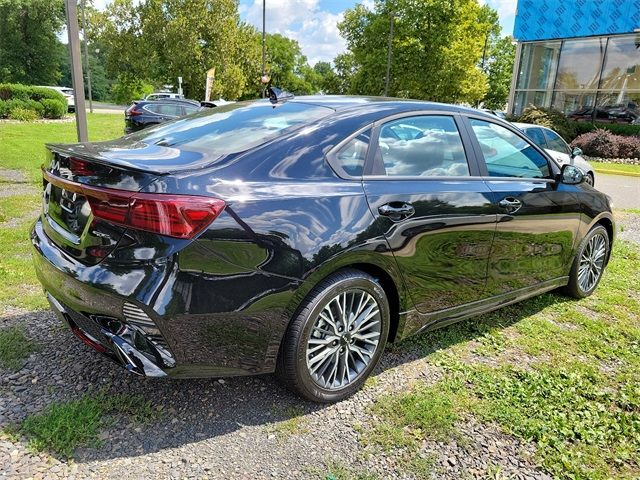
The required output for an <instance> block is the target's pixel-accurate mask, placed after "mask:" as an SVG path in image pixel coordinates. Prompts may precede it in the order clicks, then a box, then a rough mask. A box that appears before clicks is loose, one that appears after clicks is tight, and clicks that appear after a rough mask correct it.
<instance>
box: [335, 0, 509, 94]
mask: <svg viewBox="0 0 640 480" xmlns="http://www.w3.org/2000/svg"><path fill="white" fill-rule="evenodd" d="M392 17H393V21H394V35H393V40H392V63H391V75H390V88H389V94H390V95H393V96H399V97H413V98H420V99H426V100H435V101H441V102H450V103H459V102H466V103H475V102H477V101H478V100H480V99H481V98H483V97H484V95H485V93H486V91H487V88H488V84H487V77H486V75H485V74H484V73H483V72H482V71H481V70H480V69H479V68H478V63H479V61H480V59H481V57H482V53H483V49H484V39H485V38H487V36H488V35H490V33H491V32H492V31H495V29H496V28H498V18H497V14H496V13H495V11H494V10H492V9H491V8H489V7H487V6H481V5H480V4H479V2H478V0H422V1H420V2H416V1H415V0H392V1H383V0H376V2H375V3H374V9H373V11H372V10H369V9H367V8H366V7H365V6H363V5H362V4H359V5H356V7H354V8H353V9H350V10H347V11H346V12H345V15H344V20H343V21H342V22H341V23H340V24H339V25H338V28H339V30H340V33H341V34H342V36H343V37H344V38H345V40H346V42H347V46H348V48H349V51H350V52H351V54H352V55H353V57H352V59H353V65H351V66H350V70H351V72H352V76H351V79H350V81H349V90H350V92H352V93H359V94H372V95H380V94H382V93H383V91H384V84H385V75H386V64H387V43H388V41H389V34H390V23H391V18H392Z"/></svg>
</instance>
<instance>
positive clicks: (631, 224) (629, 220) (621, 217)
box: [616, 212, 640, 243]
mask: <svg viewBox="0 0 640 480" xmlns="http://www.w3.org/2000/svg"><path fill="white" fill-rule="evenodd" d="M616 221H617V223H618V239H620V240H626V241H627V242H636V243H640V215H639V214H637V213H627V212H623V213H618V214H617V215H616Z"/></svg>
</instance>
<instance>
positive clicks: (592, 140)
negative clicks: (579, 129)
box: [571, 128, 640, 158]
mask: <svg viewBox="0 0 640 480" xmlns="http://www.w3.org/2000/svg"><path fill="white" fill-rule="evenodd" d="M571 146H572V147H578V148H580V149H581V150H582V151H583V152H584V154H585V155H588V156H590V157H599V158H640V138H639V137H625V136H623V135H614V134H613V133H611V132H610V131H608V130H604V129H602V128H599V129H597V130H594V131H593V132H588V133H583V134H582V135H580V136H579V137H577V138H576V139H575V140H574V141H573V142H571Z"/></svg>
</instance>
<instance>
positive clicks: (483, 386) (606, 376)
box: [362, 242, 640, 479]
mask: <svg viewBox="0 0 640 480" xmlns="http://www.w3.org/2000/svg"><path fill="white" fill-rule="evenodd" d="M639 286H640V248H639V247H638V246H637V245H631V244H628V243H623V242H617V244H616V245H615V250H614V253H613V257H612V261H611V263H610V265H609V267H608V269H607V271H606V273H605V276H604V278H603V281H602V282H601V284H600V286H599V287H598V289H597V290H596V293H595V294H594V295H593V296H591V297H588V298H586V299H583V300H580V301H577V300H572V299H569V298H567V297H564V296H562V295H560V294H558V293H549V294H545V295H542V296H540V297H537V298H533V299H530V300H528V301H525V302H522V303H519V304H515V305H512V306H509V307H506V308H503V309H501V310H497V311H496V312H493V313H490V314H486V315H483V316H481V317H479V318H475V319H471V320H468V321H466V322H463V323H460V324H457V325H453V326H450V327H448V328H445V329H442V330H439V331H436V332H432V333H427V334H424V335H420V336H417V337H414V338H411V339H409V340H407V341H406V342H404V343H402V344H400V345H399V346H398V347H396V348H399V349H407V350H412V349H416V348H417V349H419V350H421V351H422V353H423V354H424V355H425V356H426V360H427V362H428V363H430V364H431V365H432V366H433V367H437V368H440V369H442V370H443V372H444V376H443V380H441V381H440V382H438V383H436V384H435V385H429V386H427V385H424V384H421V383H417V384H415V385H414V386H413V387H412V388H411V390H409V391H406V392H403V393H401V394H396V395H388V396H385V397H382V398H380V399H378V400H377V402H376V403H375V404H374V406H373V407H372V414H374V415H375V417H373V418H377V420H374V421H373V422H372V424H371V425H370V426H369V427H368V431H365V432H363V435H362V438H363V439H365V441H366V442H368V443H372V444H374V446H376V447H377V448H378V449H380V450H383V451H389V449H397V448H398V447H401V452H403V453H402V455H403V456H405V457H406V458H407V465H408V466H407V469H408V470H411V465H412V464H414V465H415V462H416V461H420V460H422V461H425V460H428V459H421V458H420V454H419V446H420V444H421V439H422V438H425V437H430V438H435V439H439V440H442V439H443V438H447V436H448V437H449V438H452V439H456V430H455V420H456V418H460V419H464V417H466V416H469V415H472V416H474V417H475V418H477V419H478V420H480V421H482V422H490V423H495V424H497V425H499V426H500V427H501V428H502V429H503V430H504V431H505V432H507V433H509V434H511V435H515V436H516V437H519V438H521V439H523V440H525V441H529V442H533V443H534V444H535V445H536V447H537V451H538V461H539V462H540V464H541V465H542V466H543V467H544V469H545V470H546V471H547V472H549V473H551V474H552V475H553V476H554V477H556V478H567V479H569V478H570V479H608V478H619V479H625V478H627V479H632V478H633V479H635V478H640V287H639ZM407 452H408V453H407Z"/></svg>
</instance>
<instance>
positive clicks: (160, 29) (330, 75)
mask: <svg viewBox="0 0 640 480" xmlns="http://www.w3.org/2000/svg"><path fill="white" fill-rule="evenodd" d="M80 3H81V8H82V2H80ZM85 14H86V17H87V24H88V25H87V31H86V34H87V35H86V39H87V42H88V51H89V64H90V70H91V83H92V95H93V98H95V99H97V100H113V101H117V102H120V103H126V102H128V101H130V100H132V99H135V98H138V97H140V96H142V95H144V94H145V93H148V92H150V91H152V90H154V89H157V88H161V87H162V86H164V85H171V86H173V88H174V89H175V88H176V87H177V77H178V76H181V77H182V78H183V88H184V90H185V94H186V96H188V97H191V98H196V99H201V98H203V97H204V89H205V76H206V72H207V70H209V69H210V68H212V67H215V72H216V74H215V80H214V83H213V88H212V94H213V96H214V97H223V98H226V99H246V98H255V97H258V96H260V94H261V92H262V85H261V84H260V76H261V74H262V47H261V34H260V32H258V31H257V30H256V28H254V27H253V26H251V25H249V24H247V23H245V22H243V21H242V20H241V19H240V15H239V13H238V3H237V1H236V0H216V1H215V2H214V1H212V0H190V1H185V0H141V1H139V2H137V1H136V2H134V1H133V0H113V1H112V2H111V3H110V4H109V5H108V6H107V8H106V9H105V10H102V11H100V10H97V9H95V8H94V7H93V6H92V1H91V0H88V1H87V6H86V12H85ZM64 20H65V16H64V7H63V1H62V0H0V82H13V83H25V84H33V85H71V78H70V68H69V55H68V47H67V45H66V44H64V43H62V42H61V41H60V40H59V39H58V35H59V33H60V32H61V31H62V29H63V26H64ZM391 22H393V36H391ZM81 27H82V25H81ZM338 27H339V30H340V33H341V35H342V36H343V37H344V38H345V40H346V43H347V47H348V50H347V51H346V52H345V53H342V54H340V55H338V56H337V57H335V58H334V59H333V61H332V62H324V61H323V62H318V63H316V64H315V65H314V66H313V67H311V66H310V65H309V62H308V60H307V58H306V57H305V56H304V55H303V54H302V51H301V49H300V45H299V44H298V42H297V41H295V40H293V39H290V38H287V37H286V36H283V35H281V34H268V35H267V38H266V52H267V55H266V57H267V58H266V71H267V74H268V75H269V76H270V77H271V83H272V84H273V85H277V86H279V87H281V88H284V89H286V90H288V91H291V92H293V93H295V94H298V95H303V94H312V93H326V94H364V95H381V94H383V93H384V91H385V86H386V83H387V79H386V72H387V60H388V47H389V45H391V63H390V69H389V72H390V74H389V80H388V94H389V95H390V96H398V97H405V98H417V99H427V100H434V101H441V102H451V103H466V104H471V105H480V104H483V105H485V106H486V107H487V108H502V107H503V106H504V104H505V102H506V98H507V95H508V91H509V86H510V79H511V72H512V66H513V57H514V47H513V45H512V43H511V39H510V38H502V37H501V36H500V26H499V23H498V16H497V13H496V12H495V10H493V9H491V8H490V7H488V6H486V5H481V4H480V3H479V1H478V0H421V1H420V2H416V1H414V0H384V1H383V0H376V1H375V3H374V5H373V8H372V9H367V8H366V7H365V6H363V5H361V4H359V5H356V6H355V7H354V8H352V9H349V10H347V11H346V12H345V15H344V19H343V20H342V22H340V23H339V25H338Z"/></svg>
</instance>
